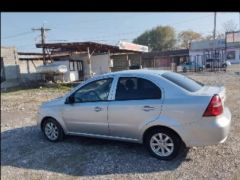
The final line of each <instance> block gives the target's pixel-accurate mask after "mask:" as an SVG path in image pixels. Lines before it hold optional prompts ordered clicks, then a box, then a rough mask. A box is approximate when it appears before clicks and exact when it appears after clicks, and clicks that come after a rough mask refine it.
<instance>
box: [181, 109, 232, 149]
mask: <svg viewBox="0 0 240 180" xmlns="http://www.w3.org/2000/svg"><path fill="white" fill-rule="evenodd" d="M230 127H231V112H230V111H229V109H228V108H226V107H225V108H224V113H223V114H222V115H220V116H218V117H203V118H202V119H201V120H200V121H198V122H194V123H191V124H189V125H186V126H185V127H184V131H185V133H183V136H182V139H183V141H184V142H185V144H186V146H188V147H191V146H206V145H214V144H219V143H223V142H224V141H226V139H227V137H228V134H229V131H230Z"/></svg>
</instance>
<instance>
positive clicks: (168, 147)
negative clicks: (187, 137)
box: [145, 129, 182, 160]
mask: <svg viewBox="0 0 240 180" xmlns="http://www.w3.org/2000/svg"><path fill="white" fill-rule="evenodd" d="M145 144H146V146H147V149H148V150H149V152H150V153H151V154H152V155H153V156H154V157H156V158H158V159H161V160H172V159H174V158H175V157H176V156H177V155H178V153H179V149H180V147H181V145H182V141H181V139H180V138H179V136H178V135H177V134H176V133H174V132H173V131H171V130H168V129H154V130H153V131H151V132H150V133H149V134H148V135H147V137H146V140H145Z"/></svg>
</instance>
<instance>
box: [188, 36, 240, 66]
mask: <svg viewBox="0 0 240 180" xmlns="http://www.w3.org/2000/svg"><path fill="white" fill-rule="evenodd" d="M189 56H190V59H191V61H197V62H199V63H203V64H204V63H205V61H206V59H219V60H220V61H226V60H228V61H230V62H231V63H233V64H234V63H240V32H230V33H226V39H215V40H202V41H193V42H192V43H191V45H190V49H189Z"/></svg>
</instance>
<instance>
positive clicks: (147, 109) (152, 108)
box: [143, 106, 155, 111]
mask: <svg viewBox="0 0 240 180" xmlns="http://www.w3.org/2000/svg"><path fill="white" fill-rule="evenodd" d="M154 109H155V107H152V106H144V107H143V111H152V110H154Z"/></svg>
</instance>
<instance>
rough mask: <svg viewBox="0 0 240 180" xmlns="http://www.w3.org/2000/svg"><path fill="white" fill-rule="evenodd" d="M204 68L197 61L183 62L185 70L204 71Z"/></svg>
mask: <svg viewBox="0 0 240 180" xmlns="http://www.w3.org/2000/svg"><path fill="white" fill-rule="evenodd" d="M203 69H204V66H203V65H200V64H198V63H196V62H191V61H190V62H185V63H183V64H182V70H183V72H187V71H202V70H203Z"/></svg>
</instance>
